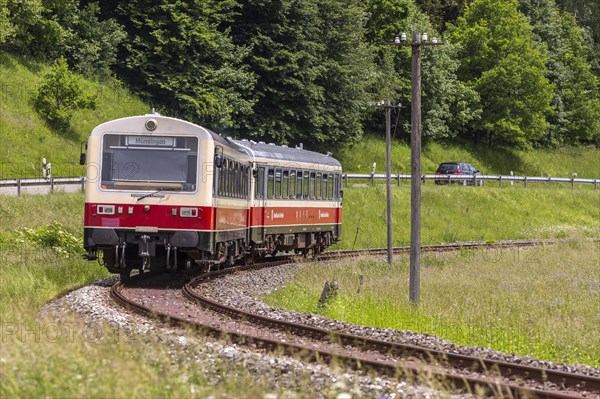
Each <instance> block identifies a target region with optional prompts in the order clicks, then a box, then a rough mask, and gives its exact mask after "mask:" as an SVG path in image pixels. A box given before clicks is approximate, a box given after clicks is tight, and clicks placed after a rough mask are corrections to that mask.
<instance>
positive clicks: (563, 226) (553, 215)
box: [337, 185, 600, 249]
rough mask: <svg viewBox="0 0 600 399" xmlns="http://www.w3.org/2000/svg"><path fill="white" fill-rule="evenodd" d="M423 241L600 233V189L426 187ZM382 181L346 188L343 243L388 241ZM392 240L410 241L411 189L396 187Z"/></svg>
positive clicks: (382, 243)
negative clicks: (380, 182)
mask: <svg viewBox="0 0 600 399" xmlns="http://www.w3.org/2000/svg"><path fill="white" fill-rule="evenodd" d="M422 189H423V190H422V209H421V238H422V242H423V243H424V244H435V243H444V242H455V241H471V240H508V239H526V238H565V237H569V236H580V235H583V236H599V235H600V192H599V191H594V190H571V189H560V188H556V187H554V188H552V187H548V188H545V187H527V188H526V189H525V188H522V187H504V188H498V187H484V188H477V187H463V186H434V185H425V186H423V188H422ZM385 197H386V192H385V187H384V186H382V185H376V186H373V187H371V186H369V187H344V204H343V206H344V208H343V227H342V229H343V233H342V239H341V242H340V243H339V244H338V245H337V247H338V248H345V249H358V248H373V247H384V246H385V245H386V242H387V241H386V240H387V238H386V237H387V236H386V229H385V223H386V202H385ZM392 220H393V243H394V245H395V246H401V245H408V243H409V242H410V188H409V187H408V186H407V185H404V186H401V187H393V189H392Z"/></svg>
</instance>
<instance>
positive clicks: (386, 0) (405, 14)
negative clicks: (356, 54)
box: [367, 0, 481, 142]
mask: <svg viewBox="0 0 600 399" xmlns="http://www.w3.org/2000/svg"><path fill="white" fill-rule="evenodd" d="M367 7H368V11H369V15H370V18H369V20H368V22H367V32H368V36H367V37H368V39H369V41H370V43H371V44H372V46H373V47H375V48H378V49H379V51H378V57H377V63H378V71H379V73H378V75H377V77H376V79H374V80H375V82H376V84H375V85H374V87H373V93H374V98H375V99H377V97H379V99H382V98H391V99H393V100H394V101H396V100H398V101H400V102H402V104H403V105H405V106H406V107H405V108H404V109H403V110H402V111H401V113H400V115H399V118H398V123H399V124H400V125H401V132H400V133H401V136H402V137H404V138H406V139H408V138H409V137H410V120H411V117H410V106H408V105H409V104H410V102H411V97H410V95H411V89H410V87H411V83H410V82H411V51H410V49H409V48H406V47H393V48H390V47H389V46H384V45H383V43H384V42H386V41H389V40H392V39H393V38H394V37H395V36H397V35H399V34H401V33H402V32H406V33H407V34H408V36H409V37H410V31H411V30H412V29H417V30H418V31H420V32H428V33H429V36H430V37H433V36H436V34H435V32H434V31H433V28H432V26H431V24H430V23H429V21H428V19H427V16H426V15H424V14H423V13H421V12H420V11H419V10H418V9H417V7H416V5H415V3H414V2H413V1H412V0H369V1H368V2H367ZM390 53H392V54H393V55H392V57H393V58H392V59H390ZM458 65H459V63H458V61H457V60H456V48H455V46H453V45H451V44H447V45H445V46H441V47H437V48H427V47H425V48H424V49H423V51H422V67H421V70H422V118H423V140H424V141H425V142H427V141H430V140H440V139H445V138H450V137H454V136H456V135H457V134H458V133H459V132H460V131H462V130H465V129H466V126H468V125H469V124H470V123H471V122H472V121H474V120H475V119H477V118H478V117H479V114H480V112H481V110H480V109H479V97H478V94H477V93H476V92H475V91H474V90H473V89H472V88H471V87H469V86H467V85H466V84H465V83H463V82H460V81H459V80H458V79H457V75H456V71H457V68H458ZM381 121H382V118H381V114H380V113H374V114H373V118H372V124H373V126H374V127H375V126H377V129H378V130H379V131H383V129H382V127H381V126H380V124H381Z"/></svg>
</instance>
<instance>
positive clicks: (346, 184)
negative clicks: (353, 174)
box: [345, 173, 348, 187]
mask: <svg viewBox="0 0 600 399" xmlns="http://www.w3.org/2000/svg"><path fill="white" fill-rule="evenodd" d="M345 176H346V187H348V173H346V175H345Z"/></svg>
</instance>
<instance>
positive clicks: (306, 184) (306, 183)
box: [302, 170, 310, 199]
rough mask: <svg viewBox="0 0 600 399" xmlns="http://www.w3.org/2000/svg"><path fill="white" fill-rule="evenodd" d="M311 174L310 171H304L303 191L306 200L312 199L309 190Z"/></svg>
mask: <svg viewBox="0 0 600 399" xmlns="http://www.w3.org/2000/svg"><path fill="white" fill-rule="evenodd" d="M309 182H310V173H309V172H308V170H305V171H304V178H303V182H302V189H303V190H302V191H303V193H304V195H303V197H304V199H310V196H309V192H310V191H309V189H310V183H309Z"/></svg>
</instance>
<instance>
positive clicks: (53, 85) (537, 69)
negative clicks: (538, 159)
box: [0, 0, 600, 148]
mask: <svg viewBox="0 0 600 399" xmlns="http://www.w3.org/2000/svg"><path fill="white" fill-rule="evenodd" d="M411 30H416V31H419V32H427V34H428V36H429V38H432V37H434V36H435V37H437V38H439V40H442V41H443V42H444V45H442V46H435V47H424V49H423V63H422V79H423V100H422V105H423V137H424V140H425V141H426V142H427V141H447V140H471V141H475V142H478V141H481V142H487V143H489V144H505V145H511V146H516V147H519V148H530V147H533V146H535V147H553V146H558V145H590V144H591V145H596V146H600V90H599V79H600V2H598V1H597V0H347V1H340V0H190V1H178V0H171V1H168V0H144V1H142V0H127V1H125V0H105V1H102V2H100V3H98V2H89V1H86V0H10V1H9V0H0V50H2V51H8V52H13V53H18V54H21V55H26V56H27V57H31V58H32V59H36V60H47V61H49V62H53V63H54V67H53V69H52V72H51V73H50V74H49V75H48V76H46V77H45V81H44V83H43V84H42V85H41V86H40V93H39V94H38V97H37V98H36V99H35V101H36V104H38V105H39V109H40V112H41V114H42V115H43V116H44V117H45V118H46V120H47V121H48V123H49V124H51V125H53V126H55V127H56V129H57V130H60V128H61V125H62V126H63V127H64V124H65V123H67V124H68V113H69V110H70V109H74V108H77V107H80V108H81V107H93V106H94V99H93V96H89V95H87V94H85V93H80V92H79V91H78V90H79V89H78V87H77V80H76V76H80V75H83V76H86V77H91V78H93V79H96V80H98V81H102V80H103V79H105V78H107V77H109V76H114V77H116V78H117V79H118V80H119V81H121V82H122V84H123V85H125V86H126V87H128V88H129V89H130V90H131V91H132V92H134V93H136V94H138V95H139V96H141V97H142V98H143V99H144V100H145V101H147V102H148V103H149V104H151V105H152V106H153V107H155V108H156V109H157V110H158V111H160V112H161V113H164V114H166V115H171V116H176V117H180V118H184V119H187V120H190V121H193V122H196V123H199V124H201V125H203V126H207V127H209V128H212V129H213V130H216V131H219V132H223V133H226V134H228V135H233V136H238V137H239V136H241V137H247V138H254V139H257V140H268V141H276V142H278V143H281V144H284V143H287V144H295V143H299V142H304V143H310V144H309V145H311V146H313V147H316V146H325V147H334V146H339V145H341V144H348V143H353V142H356V141H358V140H360V139H361V137H362V135H363V133H364V132H368V131H381V132H383V129H382V122H383V117H382V111H381V109H379V108H377V107H375V106H374V104H376V103H377V102H379V101H380V100H382V99H391V100H392V101H393V102H394V103H401V104H402V109H401V110H400V111H397V113H396V115H394V120H393V121H394V122H395V129H394V130H395V132H394V134H395V136H396V137H397V138H398V139H401V140H408V138H409V136H410V100H411V99H410V73H411V72H410V49H409V48H406V47H395V46H385V45H384V43H385V42H386V41H389V40H393V38H394V37H395V36H397V35H399V34H401V33H402V32H406V33H407V34H408V36H409V37H410V31H411Z"/></svg>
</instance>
